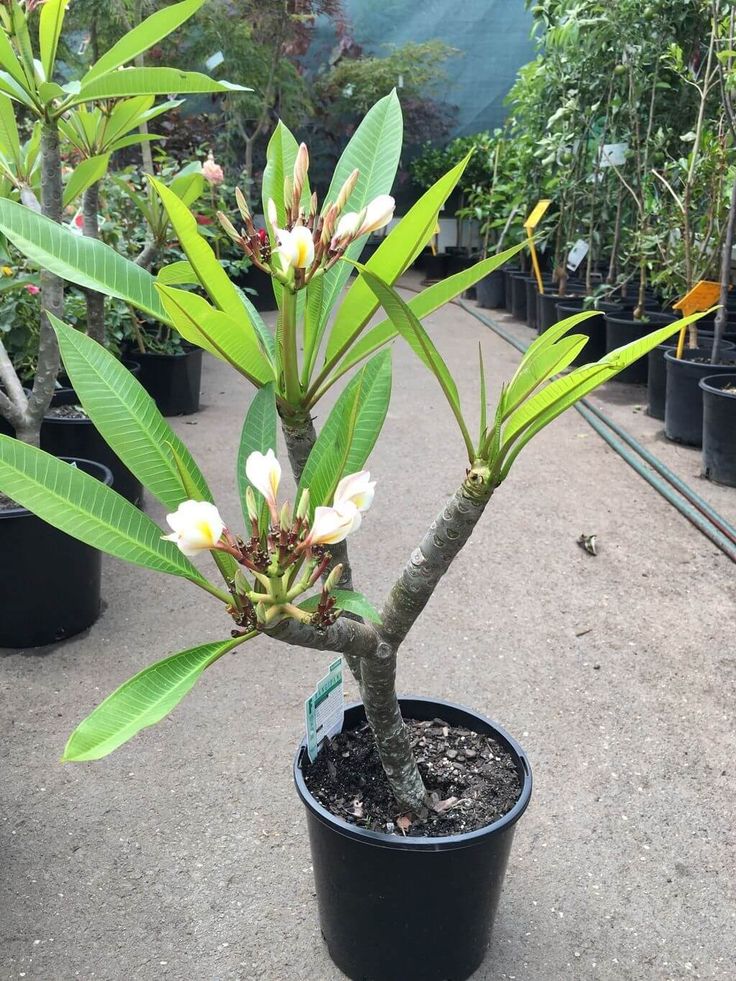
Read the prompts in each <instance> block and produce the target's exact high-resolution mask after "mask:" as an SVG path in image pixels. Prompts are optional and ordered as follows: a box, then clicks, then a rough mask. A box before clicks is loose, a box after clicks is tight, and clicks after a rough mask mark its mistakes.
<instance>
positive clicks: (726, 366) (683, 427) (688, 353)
mask: <svg viewBox="0 0 736 981" xmlns="http://www.w3.org/2000/svg"><path fill="white" fill-rule="evenodd" d="M675 353H676V352H675V351H665V354H664V359H665V361H666V363H667V395H666V398H665V410H664V434H665V436H666V437H667V439H671V440H673V442H675V443H684V444H685V445H686V446H700V445H701V444H702V442H703V397H702V391H701V389H700V386H699V382H700V379H701V378H706V377H707V376H708V375H724V374H725V375H728V374H734V372H736V350H734V348H732V347H731V346H730V345H729V347H728V348H727V349H725V350H724V352H723V355H724V360H723V362H721V364H711V363H710V360H709V358H710V349H709V348H699V347H696V348H688V349H686V350H685V352H684V356H683V357H682V358H677V357H675ZM694 358H702V359H703V360H702V361H694V360H693V359H694Z"/></svg>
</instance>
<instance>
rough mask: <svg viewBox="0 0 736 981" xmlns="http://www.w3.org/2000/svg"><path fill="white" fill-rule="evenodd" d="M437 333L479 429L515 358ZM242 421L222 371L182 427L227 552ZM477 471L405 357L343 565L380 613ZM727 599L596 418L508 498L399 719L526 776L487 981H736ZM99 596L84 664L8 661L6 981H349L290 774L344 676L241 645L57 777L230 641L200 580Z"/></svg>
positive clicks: (3, 777) (439, 618) (2, 877)
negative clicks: (331, 685)
mask: <svg viewBox="0 0 736 981" xmlns="http://www.w3.org/2000/svg"><path fill="white" fill-rule="evenodd" d="M504 319H505V320H506V322H507V323H508V322H509V321H508V318H504ZM428 324H429V326H430V328H431V332H432V334H433V336H434V338H435V340H436V342H437V344H438V346H439V348H440V349H441V350H442V351H443V352H445V353H446V355H447V359H448V361H449V362H450V364H451V367H452V368H453V370H454V371H455V372H456V373H457V376H458V383H459V387H460V390H461V392H463V393H464V394H465V402H466V404H468V405H470V404H471V403H472V401H473V399H474V398H475V393H476V392H477V367H476V364H477V346H478V341H479V340H481V341H482V342H483V347H484V352H485V359H486V364H487V366H488V368H489V372H490V375H491V378H492V385H493V388H494V389H495V390H498V387H499V385H500V382H501V381H502V380H503V379H504V378H507V377H509V376H510V374H511V373H512V371H513V369H514V365H515V364H516V362H517V360H518V354H517V353H516V351H514V350H513V349H512V348H511V347H510V346H508V345H507V344H506V343H504V342H503V341H502V340H500V339H498V338H497V337H496V336H495V335H493V334H492V333H491V332H490V331H488V330H487V329H486V328H485V327H484V326H483V325H482V324H481V323H479V322H478V321H477V320H475V319H474V318H472V317H471V316H470V315H469V314H466V313H464V312H463V311H462V310H460V309H459V308H458V307H457V306H451V307H449V308H447V309H445V310H444V311H443V312H440V313H439V314H437V315H435V316H433V317H432V318H431V319H430V320H429V321H428ZM514 329H515V330H517V331H518V333H519V336H523V337H526V338H527V339H530V338H531V332H530V331H528V330H527V329H526V328H525V327H521V326H516V327H514ZM630 394H632V395H633V394H635V395H636V398H635V399H633V398H631V399H629V398H626V399H625V398H624V395H625V393H624V391H623V390H622V389H620V388H618V389H616V388H615V387H614V386H612V387H611V390H610V391H607V392H604V393H602V395H601V396H600V397H599V398H598V401H599V402H600V403H601V404H603V405H604V407H605V408H606V409H607V410H610V411H612V413H613V414H614V415H615V417H616V418H617V419H618V420H620V421H621V420H623V421H625V425H626V426H627V428H629V429H630V431H631V432H632V433H633V434H634V435H636V436H637V437H638V438H642V439H644V440H645V441H646V442H649V443H652V444H653V445H655V446H656V450H657V451H658V452H659V451H661V455H662V457H663V459H665V461H666V462H667V463H669V464H672V465H674V464H676V465H677V466H678V467H679V468H680V471H679V472H682V473H683V475H684V476H686V478H687V479H688V480H692V481H693V483H694V484H696V485H697V486H698V488H699V490H700V491H701V493H703V494H704V496H706V497H707V498H708V500H711V501H712V502H713V503H714V505H715V506H716V507H717V508H718V509H719V510H721V511H722V513H723V514H724V515H725V516H726V517H728V518H729V519H730V520H731V521H734V520H735V519H736V490H727V489H724V488H714V487H710V486H708V485H705V486H703V484H704V482H702V481H699V480H698V479H697V477H696V474H697V470H698V457H697V453H696V452H695V453H694V452H692V451H688V450H683V449H681V448H673V447H671V446H669V444H665V443H664V442H661V441H660V440H659V438H658V437H657V435H656V432H657V429H658V428H659V427H658V426H657V425H656V424H654V423H653V422H652V421H651V420H649V419H647V418H646V416H644V414H643V412H642V411H637V410H636V409H635V406H636V405H641V403H642V401H643V395H642V393H641V392H638V393H630ZM249 398H250V390H249V389H248V388H247V387H246V386H245V385H243V384H241V382H240V381H239V379H238V377H237V376H235V375H234V374H233V373H231V372H230V371H229V370H228V369H226V368H225V367H224V366H221V365H219V364H218V363H216V362H214V361H213V360H207V361H206V364H205V377H204V386H203V411H202V412H201V413H200V414H198V415H195V416H191V417H188V418H181V419H177V420H174V427H175V428H176V430H177V431H178V432H179V433H181V434H182V436H183V437H184V439H185V440H186V441H187V443H188V444H189V446H190V447H191V449H192V450H193V452H194V453H195V455H196V456H197V458H198V459H199V461H200V462H201V465H202V467H203V469H204V470H205V471H206V473H207V476H208V478H209V480H210V483H211V485H212V486H213V487H215V488H217V490H218V503H219V506H220V510H221V511H222V513H223V515H224V516H225V517H226V520H229V521H231V522H232V523H233V524H235V523H237V522H238V520H239V506H238V504H237V501H236V498H235V491H234V479H233V474H232V460H233V458H234V450H235V446H236V444H237V440H238V434H239V430H240V425H241V420H242V416H243V412H244V409H245V406H246V403H247V401H248V399H249ZM320 417H321V418H320V419H318V423H319V422H321V419H322V418H323V412H321V413H320ZM462 449H463V448H462V443H461V440H460V438H459V435H458V434H457V432H456V431H455V428H454V421H453V419H452V416H451V414H450V412H449V410H448V408H447V407H446V405H445V403H444V401H443V399H442V396H441V393H440V390H439V388H438V386H437V385H436V383H435V382H434V380H433V379H431V378H430V377H429V376H428V375H427V374H426V372H425V369H424V368H423V367H422V366H421V365H420V364H419V362H417V361H415V360H414V359H413V356H412V355H410V353H409V352H408V350H407V349H406V348H405V346H404V345H403V344H397V345H396V347H395V383H394V395H393V401H392V405H391V410H390V413H389V417H388V420H387V424H386V428H385V431H384V435H383V439H382V441H381V442H380V443H379V446H378V447H377V449H376V451H375V453H374V455H373V457H372V459H371V462H370V468H371V471H372V473H373V475H374V476H375V477H376V478H377V480H378V490H377V494H376V499H375V503H374V507H373V509H372V511H371V513H370V515H369V516H368V517H367V519H366V522H365V534H364V533H362V532H361V533H359V534H358V535H357V536H356V537H355V539H354V542H353V543H352V552H353V555H354V566H355V570H356V575H357V583H358V588H361V589H362V590H363V591H365V592H366V593H367V594H368V595H369V596H370V597H372V598H374V599H376V600H379V599H380V597H381V596H382V595H383V593H384V592H385V590H386V589H387V587H388V586H389V577H390V576H392V575H394V574H395V573H396V572H398V570H399V569H400V567H401V565H402V563H403V562H404V560H405V559H406V557H407V556H408V554H409V551H410V550H411V548H412V547H413V546H414V545H415V543H416V541H417V540H418V538H419V536H420V535H421V533H422V532H423V531H424V529H425V526H426V525H427V524H428V521H429V519H430V518H431V517H432V516H433V515H434V513H435V512H436V511H437V509H438V508H439V507H440V506H441V504H442V502H443V499H444V498H445V496H446V495H447V494H448V493H449V492H451V491H452V490H453V488H454V487H455V486H456V485H457V483H458V482H459V481H460V480H461V479H462V477H463V474H464V466H465V464H464V460H463V452H462ZM148 511H149V513H150V514H151V515H152V516H153V517H154V518H155V519H156V520H157V521H159V522H161V523H162V522H163V514H162V510H161V509H160V508H159V507H158V506H157V505H155V504H153V503H150V502H149V505H148ZM581 533H585V534H588V535H589V534H596V535H597V536H598V544H599V547H600V552H599V554H598V555H597V556H595V557H594V556H591V555H589V554H587V553H586V552H584V551H583V550H582V549H581V548H580V547H579V546H578V545H577V544H576V540H577V538H578V536H579V535H580V534H581ZM371 541H374V542H378V547H377V548H375V549H372V548H371ZM734 572H735V570H734V566H733V564H732V563H731V562H730V561H729V560H728V559H727V558H726V557H725V556H724V555H723V554H722V553H721V552H719V551H718V550H717V549H716V548H715V546H713V545H711V543H710V542H708V541H707V540H706V539H705V538H704V537H703V536H702V535H701V534H700V533H699V532H697V531H696V530H695V529H694V528H693V527H692V526H691V525H690V524H689V523H688V522H687V521H686V520H685V519H684V518H683V517H681V516H680V515H679V514H678V513H677V512H676V511H674V510H673V509H672V508H671V507H670V506H669V505H668V504H667V503H666V502H665V501H664V500H663V499H662V498H661V497H660V496H659V495H658V494H657V493H656V492H655V491H654V490H653V489H651V488H650V487H649V486H648V485H647V484H646V483H645V482H644V481H643V480H642V479H641V478H640V477H638V476H637V475H636V474H635V473H634V471H633V470H631V469H630V468H629V467H628V466H627V465H626V463H624V462H623V461H622V460H621V459H620V458H619V457H618V456H617V455H616V454H615V453H614V452H613V451H612V450H610V449H609V448H608V447H607V446H606V445H605V444H604V443H603V442H602V440H601V439H600V438H599V437H598V436H597V435H595V434H594V433H593V431H592V430H591V429H590V428H589V427H588V426H587V424H586V423H585V422H584V420H583V419H582V418H581V417H580V416H579V415H578V414H577V413H575V412H572V411H571V412H569V413H568V414H567V415H566V416H565V417H564V418H563V419H561V420H559V421H557V422H556V423H555V424H554V425H553V426H552V427H551V428H549V429H548V430H546V431H545V432H544V433H543V434H541V435H540V436H539V437H538V438H537V439H536V440H535V441H534V442H533V443H532V444H531V445H530V446H529V447H528V448H527V449H526V450H525V451H524V453H523V454H522V455H521V457H520V458H519V461H518V463H517V464H516V466H515V468H514V471H513V472H512V474H511V476H510V478H509V480H508V481H507V483H506V484H505V485H504V486H502V487H501V488H500V489H499V491H498V492H497V494H496V496H495V498H494V500H493V501H492V503H491V506H490V508H489V511H488V513H487V514H486V516H485V517H484V520H483V521H482V523H481V525H480V527H479V529H478V531H477V533H476V535H475V537H474V538H473V540H472V542H471V543H470V544H469V546H468V547H467V548H466V550H465V551H464V552H463V553H462V554H461V556H460V557H459V559H458V561H457V562H456V563H455V565H454V567H453V569H452V570H451V572H450V573H449V574H448V576H447V578H446V581H445V582H444V583H443V587H442V588H441V589H440V590H439V591H438V593H437V595H436V596H435V597H434V598H433V600H432V601H431V603H430V604H429V606H428V608H427V610H426V611H425V614H424V616H423V617H422V619H421V621H420V623H419V624H418V625H417V627H416V629H415V630H414V632H413V634H412V635H411V638H410V639H409V640H408V641H407V643H406V644H405V646H404V649H403V651H402V656H401V660H400V686H401V689H402V690H404V691H407V692H415V693H427V694H435V695H437V696H439V697H444V698H448V699H452V700H455V701H460V702H466V703H469V704H470V705H472V706H474V707H476V708H477V709H479V710H480V711H482V712H484V713H486V714H488V715H490V716H492V717H493V718H495V719H497V720H498V721H499V722H501V723H502V724H503V725H504V726H506V727H507V728H508V729H510V730H511V732H512V733H514V734H515V735H516V736H517V737H518V738H519V740H520V741H521V742H522V743H523V745H524V747H525V749H526V750H527V752H528V754H529V757H530V759H531V761H532V766H533V769H534V779H535V789H534V795H533V798H532V803H531V806H530V808H529V810H528V812H527V814H526V816H525V817H524V818H523V820H522V821H521V823H520V824H519V826H518V830H517V834H516V840H515V843H514V849H513V852H512V857H511V862H510V866H509V870H508V874H507V879H506V885H505V889H504V894H503V897H502V901H501V907H500V910H499V914H498V919H497V924H496V929H495V933H494V938H493V941H492V946H491V950H490V953H489V956H488V959H487V961H486V963H485V965H484V966H483V967H482V968H481V969H480V970H479V971H478V973H477V974H476V976H475V978H476V981H497V979H517V981H563V979H564V981H567V979H580V981H588V979H610V981H641V979H647V981H649V979H652V981H660V979H675V981H679V979H684V978H688V979H689V978H704V979H707V978H718V979H724V981H725V979H728V981H731V979H733V978H734V977H736V959H735V952H736V917H735V914H734V909H735V908H736V906H735V901H736V894H735V893H736V888H735V887H736V874H735V868H734V866H735V864H736V863H735V860H734V835H733V812H734V804H733V802H734V799H736V776H735V774H736V770H735V768H734V758H736V739H735V738H734V726H733V717H734V704H736V691H735V688H736V684H735V682H736V659H735V657H734V624H733V616H734V588H733V584H734ZM59 573H60V575H63V570H59ZM104 596H105V601H106V608H105V611H104V614H103V616H102V617H101V619H100V621H99V622H98V623H97V625H96V626H95V627H93V628H92V629H91V630H90V631H89V632H88V633H87V634H86V635H84V636H81V637H77V638H75V639H73V640H71V641H69V642H67V643H66V644H63V645H59V646H58V647H55V648H46V649H42V650H29V651H17V652H16V651H7V650H6V651H3V652H2V653H0V705H1V706H2V709H1V710H0V740H1V742H0V745H2V753H0V979H3V981H5V979H16V978H29V979H40V981H55V979H60V981H66V979H72V978H83V979H88V978H94V979H106V981H128V979H141V981H154V979H156V981H158V979H162V981H169V979H177V981H179V979H181V981H192V979H197V981H199V979H203V981H204V979H218V981H220V979H223V981H224V979H243V978H247V979H250V978H254V979H255V978H258V979H268V981H333V979H338V978H339V977H341V975H340V973H339V972H338V971H337V970H336V969H335V968H334V967H333V966H332V965H331V963H330V961H329V959H328V957H327V954H326V951H325V948H324V946H323V944H322V942H321V939H320V934H319V929H318V926H317V921H316V908H315V903H314V897H313V885H312V873H311V868H310V857H309V849H308V844H307V841H306V838H305V822H304V817H303V814H302V811H301V806H300V804H299V802H298V800H297V797H296V794H295V792H294V790H293V788H292V783H291V774H290V765H291V757H292V753H293V750H294V747H295V745H296V743H297V741H298V740H299V738H300V736H301V732H302V728H303V703H304V698H305V697H306V695H308V694H309V692H310V690H311V689H312V687H313V685H314V683H315V681H316V680H317V679H318V678H319V677H320V676H321V674H322V673H324V670H325V668H326V666H327V664H328V662H329V657H328V656H326V655H320V654H311V653H309V652H307V651H304V650H300V649H299V650H297V649H290V648H287V647H285V646H283V645H280V644H278V643H276V642H275V641H274V642H270V641H259V642H257V643H253V644H251V645H248V646H246V647H244V648H243V649H242V650H241V652H240V653H238V654H236V655H235V656H230V657H227V658H225V659H223V660H222V661H220V662H218V663H217V664H216V665H215V666H214V667H213V668H212V669H211V670H210V671H208V672H207V674H206V675H205V677H204V679H203V680H202V681H201V682H200V683H199V685H198V686H197V688H196V689H195V691H194V692H193V693H192V694H191V695H190V696H188V697H187V699H186V700H185V701H184V702H183V703H182V704H181V705H180V706H179V707H178V708H177V709H176V711H175V712H174V713H173V714H172V715H171V716H170V718H168V719H167V720H166V721H165V722H163V723H162V724H160V725H159V726H158V727H157V728H156V729H154V730H149V731H147V732H145V733H143V734H142V735H140V736H138V737H137V738H136V739H135V740H134V741H133V742H132V743H131V744H129V745H127V746H125V747H123V748H122V749H121V750H119V751H118V752H117V753H115V754H114V755H113V756H112V757H110V758H109V759H107V760H106V761H102V762H100V763H97V764H84V765H68V766H60V765H59V763H58V758H59V756H60V754H61V751H62V749H63V745H64V742H65V739H66V737H67V735H68V733H69V731H70V730H71V728H72V727H73V725H74V724H75V723H76V722H77V721H79V720H80V719H81V718H82V717H83V716H84V715H85V714H86V713H87V712H88V711H89V710H90V709H91V708H93V707H94V706H95V705H96V704H97V703H98V702H99V701H100V700H101V699H102V697H103V696H104V695H106V694H107V693H108V692H109V691H111V690H112V689H113V688H114V687H115V686H116V685H118V684H119V683H120V682H122V681H123V680H125V679H126V678H128V677H129V676H130V675H131V674H133V673H134V672H135V671H137V670H139V669H140V668H142V667H143V666H145V665H146V664H148V663H149V662H151V661H152V660H154V659H158V658H160V657H162V656H164V655H165V654H167V653H172V652H174V651H177V650H180V649H182V648H184V647H187V646H191V645H192V644H194V643H198V642H201V641H206V640H214V639H220V638H223V637H226V636H227V635H228V631H229V622H228V621H227V620H226V619H224V617H223V616H222V615H221V614H220V613H219V610H218V606H217V604H216V603H215V601H214V600H213V601H211V602H210V598H209V597H208V596H206V595H205V594H203V593H202V594H200V593H199V591H198V590H196V589H195V587H193V586H191V585H189V584H187V583H186V582H183V581H173V580H170V579H167V578H163V577H160V576H157V575H155V574H153V573H150V574H148V573H146V572H144V571H142V570H139V569H135V568H133V567H129V566H124V565H122V564H119V563H116V562H114V561H113V560H108V561H106V563H105V580H104ZM410 896H411V893H410V884H407V899H408V901H410ZM448 916H452V910H451V909H448ZM407 981H421V979H412V978H407Z"/></svg>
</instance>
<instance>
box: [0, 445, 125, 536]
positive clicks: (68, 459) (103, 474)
mask: <svg viewBox="0 0 736 981" xmlns="http://www.w3.org/2000/svg"><path fill="white" fill-rule="evenodd" d="M56 459H57V460H62V461H63V462H64V463H87V464H89V465H90V466H91V467H94V468H95V469H96V470H97V471H98V473H99V477H98V479H99V480H100V482H101V483H103V484H105V486H106V487H111V486H112V482H113V476H112V471H111V470H110V468H109V467H106V466H105V464H104V463H98V461H97V460H87V459H86V458H85V457H82V456H57V457H56ZM85 473H87V471H86V470H85ZM90 476H91V477H94V476H95V475H94V474H90ZM35 517H37V515H36V514H34V512H33V511H29V510H28V508H24V507H23V506H22V505H20V504H19V505H17V506H16V507H14V508H5V509H4V510H2V511H0V521H2V520H3V519H6V518H35ZM40 520H41V521H43V518H41V519H40ZM60 534H62V535H66V534H68V532H60ZM72 537H74V536H72Z"/></svg>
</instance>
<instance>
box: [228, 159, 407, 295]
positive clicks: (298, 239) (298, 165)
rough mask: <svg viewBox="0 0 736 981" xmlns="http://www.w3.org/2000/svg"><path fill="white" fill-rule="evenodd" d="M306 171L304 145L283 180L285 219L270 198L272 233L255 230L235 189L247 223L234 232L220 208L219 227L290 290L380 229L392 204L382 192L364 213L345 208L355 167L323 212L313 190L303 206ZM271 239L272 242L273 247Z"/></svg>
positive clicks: (389, 216) (268, 215) (356, 173)
mask: <svg viewBox="0 0 736 981" xmlns="http://www.w3.org/2000/svg"><path fill="white" fill-rule="evenodd" d="M308 170H309V152H308V150H307V147H306V144H304V143H302V144H301V146H300V147H299V150H298V152H297V155H296V160H295V162H294V170H293V173H292V175H291V176H289V177H286V178H285V180H284V215H283V220H281V219H280V216H279V213H278V209H277V207H276V204H275V203H274V201H273V200H269V202H268V205H267V208H266V221H267V224H268V226H269V229H270V236H269V235H268V234H267V233H266V232H265V230H264V229H259V230H256V228H255V226H254V224H253V219H252V216H251V214H250V212H249V210H248V207H247V205H246V203H245V198H244V197H243V195H242V193H241V192H240V191H239V190H237V191H236V199H237V202H238V208H239V210H240V213H241V215H242V217H243V221H244V223H245V227H244V228H242V229H241V230H240V231H238V230H237V229H236V228H235V226H234V225H233V223H232V222H231V221H230V219H229V218H228V217H227V216H226V215H224V214H223V213H222V212H218V218H219V220H220V224H221V225H222V227H223V228H224V229H225V231H226V232H227V234H228V235H229V236H230V237H231V238H232V239H233V241H234V242H236V243H237V244H238V245H239V246H240V247H241V248H242V249H243V251H244V252H245V254H246V255H247V256H249V258H250V259H251V261H252V262H253V263H254V264H255V265H256V266H258V267H259V268H260V269H262V270H264V271H265V272H268V273H269V274H270V275H272V276H274V277H275V278H276V279H278V280H279V281H280V282H282V283H284V284H285V285H288V286H290V287H291V288H292V289H294V290H298V289H302V288H303V287H304V286H306V285H307V284H308V283H309V282H310V281H311V280H312V279H314V277H315V276H321V275H323V274H324V273H325V272H326V271H327V270H328V269H330V268H331V267H332V266H333V265H334V264H335V263H336V262H337V261H338V259H340V258H341V257H342V256H343V255H344V254H345V250H346V249H347V248H348V246H349V245H351V244H352V243H353V242H354V241H356V239H359V238H361V237H362V236H363V235H368V234H370V233H371V232H374V231H377V230H378V229H380V228H384V227H385V226H386V225H387V224H388V223H389V222H390V221H391V219H392V218H393V214H394V207H395V202H394V199H393V198H392V197H391V196H390V195H389V194H380V195H379V196H378V197H376V198H374V200H373V201H371V202H370V203H369V204H368V205H367V207H365V208H363V210H362V211H347V212H346V211H345V208H346V206H347V203H348V201H349V199H350V196H351V195H352V193H353V191H354V190H355V187H356V184H357V183H358V179H359V177H360V172H359V171H358V170H354V171H353V172H352V173H351V174H350V175H349V176H348V177H347V179H346V180H345V182H344V183H343V185H342V187H341V189H340V191H339V193H338V195H337V199H336V200H335V201H334V202H332V203H330V202H328V203H327V204H326V205H325V207H324V208H323V209H322V212H321V214H317V206H318V201H317V195H316V193H313V194H312V196H311V198H310V199H309V202H308V204H307V206H306V207H305V206H304V205H303V203H302V196H303V192H304V187H305V185H306V181H307V173H308ZM282 226H283V227H282ZM270 241H274V242H275V243H276V248H275V249H273V251H272V250H271V247H270V244H269V243H270Z"/></svg>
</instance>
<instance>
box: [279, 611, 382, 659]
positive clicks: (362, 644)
mask: <svg viewBox="0 0 736 981" xmlns="http://www.w3.org/2000/svg"><path fill="white" fill-rule="evenodd" d="M264 633H266V634H267V635H268V636H269V637H274V638H275V639H276V640H281V641H283V642H284V643H286V644H293V645H294V646H296V647H311V648H312V650H315V651H335V652H336V653H339V654H350V655H351V657H353V658H360V659H362V658H370V657H373V656H374V655H375V653H376V646H377V643H378V638H377V637H376V632H375V631H374V630H373V628H372V627H369V626H368V625H367V624H365V623H359V622H358V621H357V620H348V619H347V618H346V617H339V618H338V619H337V620H336V621H335V623H333V624H332V626H331V627H327V628H325V629H324V630H321V629H318V628H317V627H312V626H310V625H309V624H308V623H300V622H299V621H298V620H282V622H281V623H279V624H277V625H276V626H275V627H272V628H271V629H269V630H267V631H264Z"/></svg>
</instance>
